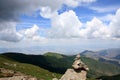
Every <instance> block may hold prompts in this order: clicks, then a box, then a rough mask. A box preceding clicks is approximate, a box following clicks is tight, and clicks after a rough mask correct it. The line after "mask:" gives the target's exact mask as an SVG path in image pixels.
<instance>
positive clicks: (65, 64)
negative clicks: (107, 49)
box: [1, 52, 120, 78]
mask: <svg viewBox="0 0 120 80" xmlns="http://www.w3.org/2000/svg"><path fill="white" fill-rule="evenodd" d="M1 56H2V57H4V58H7V59H10V60H13V61H17V62H20V63H25V64H26V63H27V64H32V65H36V66H39V67H41V68H44V69H46V70H49V71H50V72H55V73H64V72H65V71H66V69H67V68H70V67H71V65H72V63H73V60H74V58H75V55H73V56H66V55H61V54H57V53H52V52H49V53H46V54H44V55H25V54H21V53H4V54H1ZM81 59H82V60H83V61H84V62H85V63H86V64H87V65H88V66H89V68H90V71H89V72H88V77H93V78H96V77H99V76H105V75H106V76H108V75H109V76H111V75H115V74H120V72H119V71H120V67H118V66H115V65H113V64H108V63H104V62H100V61H97V60H94V59H91V58H87V57H81Z"/></svg>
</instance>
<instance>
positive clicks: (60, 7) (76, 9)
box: [0, 0, 120, 54]
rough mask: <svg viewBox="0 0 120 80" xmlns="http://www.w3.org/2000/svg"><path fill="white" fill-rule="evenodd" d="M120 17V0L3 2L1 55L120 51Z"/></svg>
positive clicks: (25, 0)
mask: <svg viewBox="0 0 120 80" xmlns="http://www.w3.org/2000/svg"><path fill="white" fill-rule="evenodd" d="M8 3H9V4H8ZM119 18H120V1H119V0H52V1H48V0H44V1H42V0H36V1H34V0H24V1H16V0H1V1H0V44H1V46H0V48H1V50H0V52H11V51H12V52H24V53H36V54H42V53H44V52H47V51H53V52H61V53H64V54H73V53H75V54H77V53H79V52H80V51H83V50H85V49H90V50H100V49H106V48H120V23H119V21H120V19H119ZM111 45H112V46H111ZM36 47H37V49H36ZM51 47H52V48H51ZM31 48H32V49H33V50H32V49H31ZM25 49H26V50H25ZM41 49H42V50H41ZM30 50H32V51H30Z"/></svg>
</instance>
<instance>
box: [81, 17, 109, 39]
mask: <svg viewBox="0 0 120 80" xmlns="http://www.w3.org/2000/svg"><path fill="white" fill-rule="evenodd" d="M80 33H81V34H82V36H83V37H85V38H107V37H110V35H109V30H108V28H107V26H106V25H104V24H103V22H102V21H100V20H99V19H98V18H96V17H94V18H93V19H92V20H91V21H88V22H87V23H86V28H85V29H81V30H80Z"/></svg>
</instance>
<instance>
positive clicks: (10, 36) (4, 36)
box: [0, 22, 23, 42]
mask: <svg viewBox="0 0 120 80" xmlns="http://www.w3.org/2000/svg"><path fill="white" fill-rule="evenodd" d="M22 38H23V36H22V35H21V34H20V33H18V32H17V31H16V23H15V22H2V23H0V40H4V41H10V42H17V41H20V40H21V39H22Z"/></svg>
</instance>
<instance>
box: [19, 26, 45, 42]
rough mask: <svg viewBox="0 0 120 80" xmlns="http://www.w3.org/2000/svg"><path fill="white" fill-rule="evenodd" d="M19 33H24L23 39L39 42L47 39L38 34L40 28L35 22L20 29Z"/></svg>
mask: <svg viewBox="0 0 120 80" xmlns="http://www.w3.org/2000/svg"><path fill="white" fill-rule="evenodd" d="M20 33H21V34H22V35H24V39H25V40H32V41H39V42H40V43H46V42H47V39H46V38H45V37H42V36H41V35H40V28H39V27H38V26H37V25H35V24H34V25H33V27H31V28H28V29H25V30H21V31H20Z"/></svg>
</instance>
